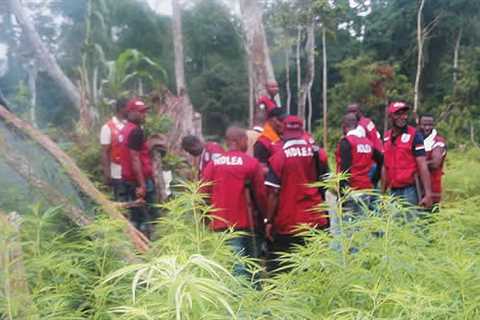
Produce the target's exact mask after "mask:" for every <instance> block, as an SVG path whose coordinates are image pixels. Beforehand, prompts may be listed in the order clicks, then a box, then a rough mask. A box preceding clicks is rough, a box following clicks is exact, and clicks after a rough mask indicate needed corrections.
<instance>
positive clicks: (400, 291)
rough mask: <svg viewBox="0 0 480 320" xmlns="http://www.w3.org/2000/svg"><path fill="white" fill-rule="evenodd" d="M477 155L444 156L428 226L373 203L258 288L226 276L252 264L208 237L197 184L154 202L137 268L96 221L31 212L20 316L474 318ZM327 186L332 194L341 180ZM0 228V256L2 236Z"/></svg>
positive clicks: (4, 306) (479, 224)
mask: <svg viewBox="0 0 480 320" xmlns="http://www.w3.org/2000/svg"><path fill="white" fill-rule="evenodd" d="M479 155H480V153H479V152H478V151H469V152H468V153H464V154H462V155H456V154H451V155H450V160H449V162H448V172H447V179H446V182H447V183H446V184H447V194H446V199H448V201H447V202H446V203H445V205H444V206H443V207H442V210H441V212H440V213H439V214H436V215H435V216H434V217H433V218H432V219H431V220H414V221H405V220H404V219H402V218H401V216H402V212H405V211H406V210H407V209H406V208H405V207H404V206H403V205H402V204H401V203H399V202H398V201H396V200H395V199H391V198H389V197H382V198H381V201H380V210H378V211H375V212H370V213H369V216H368V217H367V218H365V219H362V220H359V221H357V222H355V223H351V224H340V226H339V228H340V232H338V234H337V235H336V236H335V237H334V236H332V235H331V234H329V233H326V232H322V231H317V230H307V231H305V233H304V236H305V237H306V239H307V240H306V245H305V246H302V247H298V248H297V249H296V250H295V251H294V252H292V253H290V254H286V255H285V256H284V257H283V259H284V261H285V262H286V263H288V264H289V265H290V267H291V268H290V269H289V271H288V272H284V273H282V274H279V275H277V276H275V277H273V278H266V279H264V280H263V282H262V290H255V289H254V288H253V287H252V286H250V283H249V279H243V278H234V277H233V276H232V275H231V271H232V270H233V266H234V264H235V263H236V262H239V261H240V260H241V261H242V262H245V263H248V265H249V266H250V267H251V268H252V270H254V271H255V272H261V267H260V266H259V264H258V263H257V262H256V261H245V260H244V259H242V258H241V257H238V256H235V255H234V254H233V253H232V252H231V251H230V250H229V247H228V245H226V242H227V240H228V239H230V238H231V237H233V236H235V234H234V233H232V232H229V231H227V232H224V233H212V232H210V231H209V230H208V227H207V226H206V222H208V218H209V216H208V214H209V213H210V212H211V208H210V207H208V206H207V205H206V204H205V203H204V201H203V195H202V194H201V193H200V192H199V189H200V185H199V184H198V183H191V184H185V185H182V186H180V187H179V188H182V189H184V190H185V192H184V193H182V194H181V195H179V196H178V197H176V198H174V199H173V200H172V201H170V202H168V203H166V204H164V205H162V211H163V212H164V214H163V216H162V217H161V218H160V219H159V220H158V221H157V224H156V236H157V238H158V240H156V241H155V242H154V243H153V244H152V249H151V250H150V251H149V252H148V253H147V254H145V255H142V256H138V261H137V262H136V263H129V262H126V261H125V260H124V259H123V257H122V256H121V255H120V254H119V253H118V252H117V250H116V248H118V246H119V245H121V246H125V247H129V246H130V244H129V243H128V242H126V240H125V238H124V235H123V233H122V232H121V227H122V226H121V225H117V224H116V223H114V222H112V221H111V220H109V219H105V218H102V216H101V215H100V216H99V217H98V219H97V221H96V223H95V224H93V225H92V226H89V227H87V228H76V227H73V226H70V225H68V226H66V225H65V222H64V221H63V220H62V219H61V208H53V209H48V210H44V209H41V208H40V207H34V208H32V209H31V210H30V212H28V214H25V215H24V216H25V217H26V218H25V220H24V222H23V223H22V225H21V244H22V249H23V255H24V256H23V260H24V264H25V267H26V270H27V275H28V284H29V288H30V293H31V295H30V296H31V300H32V301H33V303H34V306H35V308H33V309H31V310H27V311H26V312H27V314H28V313H29V312H30V314H28V315H27V316H25V317H24V318H25V319H32V318H33V317H34V316H35V315H34V314H33V313H37V314H36V315H37V316H38V318H39V319H98V320H100V319H101V320H103V319H175V320H177V319H479V318H480V270H479V266H480V253H479V250H478V248H479V247H480V237H479V233H480V232H479V231H480V212H479V210H478V208H479V205H480V197H478V196H476V190H477V189H476V188H477V186H478V184H480V183H479V182H478V181H479V180H478V179H475V174H476V173H477V172H480V170H479V171H476V169H480V164H479V162H478V161H477V159H479ZM452 170H453V171H452ZM465 177H467V178H465ZM330 184H331V187H333V188H337V187H338V179H337V180H336V179H333V180H332V181H331V182H330ZM346 196H349V194H348V193H347V195H346ZM341 201H343V199H341ZM336 209H337V212H338V214H339V215H342V214H343V213H342V211H341V210H342V209H341V205H340V204H339V205H337V208H336ZM25 213H26V212H25ZM0 229H1V233H0V249H1V250H2V251H3V252H4V251H5V250H6V247H5V246H6V243H7V241H6V239H10V238H9V237H11V233H10V232H8V231H7V229H6V227H5V226H0ZM379 235H381V236H379ZM339 242H340V243H341V246H340V249H338V248H337V249H332V248H335V244H336V243H337V244H338V243H339ZM352 247H355V248H356V249H358V252H356V253H351V251H350V250H349V249H350V248H352ZM132 252H133V248H132ZM9 277H12V274H11V270H10V269H9V270H7V269H6V268H5V267H4V268H2V270H0V280H1V281H2V282H1V283H2V286H1V287H0V297H1V299H0V319H4V318H5V319H12V316H10V315H9V314H11V312H10V313H9V311H8V306H9V305H11V304H12V301H13V300H12V299H6V298H5V297H8V296H9V294H11V292H10V291H9V292H7V291H6V289H8V288H6V287H5V286H4V285H3V284H4V283H5V281H6V280H8V278H9ZM10 296H13V295H10ZM13 319H15V318H13Z"/></svg>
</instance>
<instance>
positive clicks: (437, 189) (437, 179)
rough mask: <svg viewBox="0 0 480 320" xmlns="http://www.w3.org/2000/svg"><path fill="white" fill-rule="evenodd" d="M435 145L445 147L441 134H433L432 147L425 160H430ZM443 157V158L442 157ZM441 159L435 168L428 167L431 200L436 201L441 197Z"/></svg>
mask: <svg viewBox="0 0 480 320" xmlns="http://www.w3.org/2000/svg"><path fill="white" fill-rule="evenodd" d="M436 147H442V148H446V140H445V138H444V137H442V136H439V135H437V136H435V138H434V143H433V146H432V149H431V150H429V151H427V161H429V160H432V151H433V149H435V148H436ZM444 159H445V158H444ZM443 162H444V161H443V160H442V163H441V164H440V166H439V167H438V168H436V169H430V180H431V184H432V193H433V196H432V198H433V202H435V203H438V202H440V200H441V198H442V176H443Z"/></svg>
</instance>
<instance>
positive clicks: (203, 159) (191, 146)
mask: <svg viewBox="0 0 480 320" xmlns="http://www.w3.org/2000/svg"><path fill="white" fill-rule="evenodd" d="M182 148H183V150H185V151H186V152H188V153H189V154H191V155H192V156H194V157H198V158H199V160H198V171H199V175H200V178H201V177H202V175H203V171H204V170H205V168H206V167H207V165H208V164H209V163H210V162H211V161H212V160H213V159H215V158H217V157H219V156H221V155H222V154H223V153H224V152H225V150H224V149H223V148H222V146H221V145H219V144H218V143H216V142H203V141H202V140H200V138H198V137H197V136H194V135H188V136H185V137H183V139H182Z"/></svg>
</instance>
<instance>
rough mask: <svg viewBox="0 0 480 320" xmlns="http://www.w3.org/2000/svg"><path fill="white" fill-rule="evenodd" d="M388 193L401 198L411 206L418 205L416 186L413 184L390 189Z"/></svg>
mask: <svg viewBox="0 0 480 320" xmlns="http://www.w3.org/2000/svg"><path fill="white" fill-rule="evenodd" d="M390 194H391V195H392V196H395V197H399V198H402V199H403V200H405V201H407V202H408V203H410V204H411V205H412V206H417V205H418V195H417V188H416V187H415V186H408V187H404V188H396V189H391V190H390Z"/></svg>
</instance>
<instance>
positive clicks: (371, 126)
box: [347, 103, 383, 152]
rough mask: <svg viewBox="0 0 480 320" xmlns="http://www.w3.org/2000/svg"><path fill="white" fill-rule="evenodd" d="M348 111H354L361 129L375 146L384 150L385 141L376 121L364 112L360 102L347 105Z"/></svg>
mask: <svg viewBox="0 0 480 320" xmlns="http://www.w3.org/2000/svg"><path fill="white" fill-rule="evenodd" d="M347 113H352V114H354V115H355V116H356V118H357V121H358V125H359V126H360V130H363V131H364V133H365V136H366V137H367V138H368V139H369V140H370V141H371V142H372V144H373V147H374V148H375V149H377V150H378V151H380V152H383V143H382V140H381V136H380V133H379V132H378V131H377V128H376V127H375V123H373V121H372V120H371V119H369V118H367V117H365V116H364V114H363V113H362V110H361V107H360V104H358V103H351V104H349V105H348V106H347Z"/></svg>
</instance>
